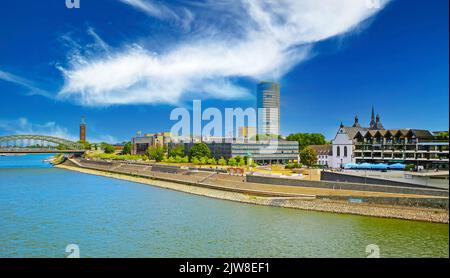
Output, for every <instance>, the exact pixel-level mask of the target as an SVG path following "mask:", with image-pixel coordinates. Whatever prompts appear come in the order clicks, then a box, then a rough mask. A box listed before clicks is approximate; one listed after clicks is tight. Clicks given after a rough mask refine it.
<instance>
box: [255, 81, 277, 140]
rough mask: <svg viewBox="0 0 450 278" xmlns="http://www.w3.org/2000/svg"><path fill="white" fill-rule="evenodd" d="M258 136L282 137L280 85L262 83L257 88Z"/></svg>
mask: <svg viewBox="0 0 450 278" xmlns="http://www.w3.org/2000/svg"><path fill="white" fill-rule="evenodd" d="M256 95H257V111H258V119H257V122H258V123H257V125H258V127H257V128H258V134H262V135H280V134H281V132H280V85H279V84H277V83H274V82H261V83H259V84H258V86H257V92H256Z"/></svg>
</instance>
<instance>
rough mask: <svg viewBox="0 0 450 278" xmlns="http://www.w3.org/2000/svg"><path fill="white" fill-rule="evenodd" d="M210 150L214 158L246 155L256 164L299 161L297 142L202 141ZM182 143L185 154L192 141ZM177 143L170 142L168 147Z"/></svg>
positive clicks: (187, 152) (192, 144) (191, 145)
mask: <svg viewBox="0 0 450 278" xmlns="http://www.w3.org/2000/svg"><path fill="white" fill-rule="evenodd" d="M204 143H205V144H206V145H207V146H208V147H209V149H210V150H211V155H212V156H213V157H214V158H215V159H220V158H222V157H223V158H224V159H230V158H232V157H237V156H240V157H248V158H251V159H252V160H253V161H254V162H256V163H258V164H276V163H280V164H285V163H289V162H296V161H299V152H298V147H299V146H298V142H297V141H284V140H278V141H273V142H268V141H257V142H204ZM182 144H184V151H185V154H186V155H188V154H189V150H190V149H191V148H192V147H193V146H194V143H182ZM176 145H178V144H174V143H171V144H169V148H171V147H174V146H176Z"/></svg>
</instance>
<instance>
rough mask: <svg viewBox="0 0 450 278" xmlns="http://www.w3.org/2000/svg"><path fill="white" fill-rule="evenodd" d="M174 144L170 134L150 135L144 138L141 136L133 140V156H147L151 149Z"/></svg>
mask: <svg viewBox="0 0 450 278" xmlns="http://www.w3.org/2000/svg"><path fill="white" fill-rule="evenodd" d="M170 142H173V138H172V135H171V133H170V132H159V133H148V134H145V135H144V136H142V135H140V136H137V137H133V138H132V139H131V145H132V148H131V154H133V155H142V154H145V153H146V152H147V150H148V148H150V147H156V146H160V147H162V146H166V147H167V146H168V144H169V143H170Z"/></svg>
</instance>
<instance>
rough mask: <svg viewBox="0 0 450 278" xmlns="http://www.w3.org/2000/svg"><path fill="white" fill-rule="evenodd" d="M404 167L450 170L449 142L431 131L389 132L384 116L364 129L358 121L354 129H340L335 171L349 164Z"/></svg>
mask: <svg viewBox="0 0 450 278" xmlns="http://www.w3.org/2000/svg"><path fill="white" fill-rule="evenodd" d="M366 162H367V163H387V164H390V163H403V164H413V165H415V166H423V167H424V168H425V169H448V165H449V142H448V139H441V138H440V137H439V136H436V135H435V134H433V133H432V132H430V131H428V130H421V129H407V128H403V129H385V128H384V127H383V125H382V124H381V121H380V116H379V115H377V116H376V117H375V115H374V111H373V109H372V117H371V121H370V124H369V127H362V126H361V125H360V124H359V120H358V117H355V122H354V124H353V125H352V126H344V125H343V124H341V125H340V127H339V130H338V132H337V134H336V136H335V138H334V140H333V141H332V156H331V164H330V167H332V168H342V167H344V165H345V164H347V163H366Z"/></svg>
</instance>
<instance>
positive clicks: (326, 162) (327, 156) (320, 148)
mask: <svg viewBox="0 0 450 278" xmlns="http://www.w3.org/2000/svg"><path fill="white" fill-rule="evenodd" d="M309 147H310V148H311V149H313V150H314V151H315V152H316V153H317V164H318V165H321V166H324V167H329V166H330V164H331V157H332V153H333V152H332V145H330V144H328V145H311V146H309Z"/></svg>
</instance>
